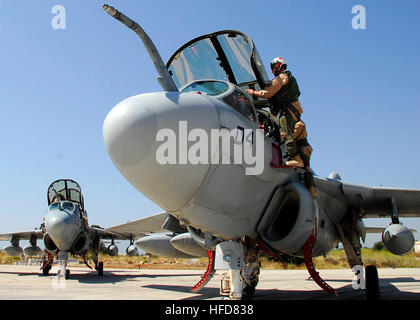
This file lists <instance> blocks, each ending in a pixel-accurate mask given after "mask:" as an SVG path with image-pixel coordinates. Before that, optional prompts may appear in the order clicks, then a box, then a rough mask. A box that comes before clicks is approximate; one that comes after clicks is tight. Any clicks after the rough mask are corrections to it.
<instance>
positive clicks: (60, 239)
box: [45, 209, 80, 250]
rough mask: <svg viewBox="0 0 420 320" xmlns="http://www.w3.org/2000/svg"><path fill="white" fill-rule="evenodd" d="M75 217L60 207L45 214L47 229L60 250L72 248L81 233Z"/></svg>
mask: <svg viewBox="0 0 420 320" xmlns="http://www.w3.org/2000/svg"><path fill="white" fill-rule="evenodd" d="M74 218H75V217H74V215H72V214H69V213H67V212H65V211H62V210H59V209H54V210H49V211H48V213H47V215H46V216H45V229H46V231H47V232H48V234H49V235H50V237H51V239H52V240H53V241H54V243H55V244H56V246H57V247H58V248H59V249H60V250H70V249H71V246H72V245H73V242H74V240H75V238H76V236H77V235H78V234H79V233H80V229H79V228H77V226H76V223H75V219H74Z"/></svg>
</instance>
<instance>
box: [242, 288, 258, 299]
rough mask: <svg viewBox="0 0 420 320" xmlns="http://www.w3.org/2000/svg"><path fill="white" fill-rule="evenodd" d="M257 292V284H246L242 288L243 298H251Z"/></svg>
mask: <svg viewBox="0 0 420 320" xmlns="http://www.w3.org/2000/svg"><path fill="white" fill-rule="evenodd" d="M254 293H255V286H246V287H245V288H243V289H242V300H248V299H251V298H252V297H253V296H254Z"/></svg>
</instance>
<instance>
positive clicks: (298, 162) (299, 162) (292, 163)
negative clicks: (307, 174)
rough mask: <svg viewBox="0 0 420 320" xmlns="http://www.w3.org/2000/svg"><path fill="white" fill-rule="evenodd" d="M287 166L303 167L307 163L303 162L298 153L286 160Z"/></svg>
mask: <svg viewBox="0 0 420 320" xmlns="http://www.w3.org/2000/svg"><path fill="white" fill-rule="evenodd" d="M286 166H288V167H299V168H303V167H304V166H305V165H304V164H303V160H302V158H301V157H300V155H298V154H297V155H295V156H294V157H293V158H291V159H290V160H289V161H287V162H286Z"/></svg>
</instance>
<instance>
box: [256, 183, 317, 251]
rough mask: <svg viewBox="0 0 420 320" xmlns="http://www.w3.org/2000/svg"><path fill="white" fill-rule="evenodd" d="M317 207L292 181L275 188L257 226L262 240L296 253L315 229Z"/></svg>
mask: <svg viewBox="0 0 420 320" xmlns="http://www.w3.org/2000/svg"><path fill="white" fill-rule="evenodd" d="M315 216H316V207H315V204H314V201H313V199H312V197H311V195H310V194H309V192H308V190H307V189H306V188H305V187H304V186H303V185H302V184H300V183H297V182H291V183H289V184H287V185H286V186H284V187H278V188H277V189H276V190H275V192H274V194H273V197H272V199H271V201H270V203H269V205H268V207H267V209H266V210H265V213H264V215H263V217H262V219H261V222H260V224H259V226H258V232H259V233H260V234H261V238H262V240H263V241H264V242H265V243H267V244H268V245H269V246H271V247H272V248H274V249H276V250H278V251H280V252H282V253H287V254H290V255H295V254H299V253H301V252H302V250H303V246H304V244H305V242H306V241H307V240H308V238H309V236H310V235H311V232H312V230H313V227H314V222H315Z"/></svg>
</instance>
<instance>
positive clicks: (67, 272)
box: [64, 270, 70, 280]
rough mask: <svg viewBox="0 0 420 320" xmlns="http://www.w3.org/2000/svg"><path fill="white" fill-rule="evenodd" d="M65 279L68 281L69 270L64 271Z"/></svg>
mask: <svg viewBox="0 0 420 320" xmlns="http://www.w3.org/2000/svg"><path fill="white" fill-rule="evenodd" d="M64 277H65V278H66V280H67V279H70V270H66V274H65V276H64Z"/></svg>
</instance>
